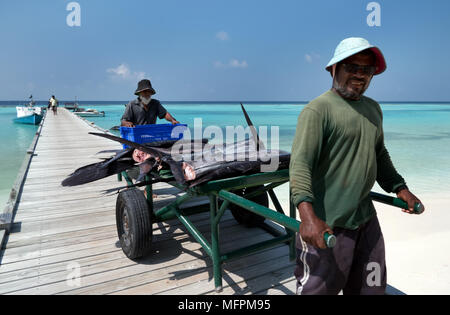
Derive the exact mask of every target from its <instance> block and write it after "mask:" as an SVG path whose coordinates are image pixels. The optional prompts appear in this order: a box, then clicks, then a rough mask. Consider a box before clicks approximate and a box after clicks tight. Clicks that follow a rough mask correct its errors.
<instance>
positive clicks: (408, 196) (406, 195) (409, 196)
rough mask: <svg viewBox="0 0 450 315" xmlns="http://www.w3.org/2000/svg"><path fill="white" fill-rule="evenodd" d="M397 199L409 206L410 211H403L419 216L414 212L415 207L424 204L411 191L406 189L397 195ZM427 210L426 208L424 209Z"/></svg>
mask: <svg viewBox="0 0 450 315" xmlns="http://www.w3.org/2000/svg"><path fill="white" fill-rule="evenodd" d="M397 197H398V198H400V199H401V200H403V201H405V202H406V203H407V204H408V209H403V210H402V211H403V212H405V213H409V214H418V213H416V212H414V205H415V204H416V203H422V202H421V201H420V200H419V198H417V197H416V196H415V195H414V194H413V193H411V192H410V191H409V189H407V188H405V189H402V190H400V191H399V192H398V193H397ZM424 209H425V208H424Z"/></svg>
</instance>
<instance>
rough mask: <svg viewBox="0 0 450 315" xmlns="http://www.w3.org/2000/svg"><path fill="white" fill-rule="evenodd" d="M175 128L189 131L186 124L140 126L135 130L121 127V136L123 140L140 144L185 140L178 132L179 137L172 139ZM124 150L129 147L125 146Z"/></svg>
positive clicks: (134, 128)
mask: <svg viewBox="0 0 450 315" xmlns="http://www.w3.org/2000/svg"><path fill="white" fill-rule="evenodd" d="M175 127H179V128H181V129H180V130H181V131H184V130H186V129H187V125H185V124H177V125H172V124H155V125H138V126H135V127H133V128H130V127H120V136H121V137H122V138H123V139H126V140H129V141H133V142H136V143H139V144H143V143H149V142H155V141H164V140H180V139H182V138H183V133H182V132H181V133H179V134H178V132H177V135H176V136H177V137H172V130H173V129H174V128H175ZM123 148H124V149H126V148H128V146H127V145H125V144H123Z"/></svg>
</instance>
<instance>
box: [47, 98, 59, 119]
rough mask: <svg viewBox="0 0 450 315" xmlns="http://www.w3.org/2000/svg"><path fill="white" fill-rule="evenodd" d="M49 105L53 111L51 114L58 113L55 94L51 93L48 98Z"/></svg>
mask: <svg viewBox="0 0 450 315" xmlns="http://www.w3.org/2000/svg"><path fill="white" fill-rule="evenodd" d="M49 103H50V106H51V108H52V111H53V115H58V100H57V99H56V97H55V95H52V97H51V98H50V100H49Z"/></svg>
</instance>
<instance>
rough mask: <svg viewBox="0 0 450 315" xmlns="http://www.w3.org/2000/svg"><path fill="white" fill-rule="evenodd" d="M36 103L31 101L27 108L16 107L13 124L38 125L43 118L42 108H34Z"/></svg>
mask: <svg viewBox="0 0 450 315" xmlns="http://www.w3.org/2000/svg"><path fill="white" fill-rule="evenodd" d="M35 104H36V103H35V102H34V101H33V100H31V101H30V103H29V104H28V106H17V107H16V112H17V118H15V119H14V122H15V123H18V124H27V125H39V124H40V123H41V121H42V118H43V117H44V115H43V112H42V108H41V107H36V106H34V105H35Z"/></svg>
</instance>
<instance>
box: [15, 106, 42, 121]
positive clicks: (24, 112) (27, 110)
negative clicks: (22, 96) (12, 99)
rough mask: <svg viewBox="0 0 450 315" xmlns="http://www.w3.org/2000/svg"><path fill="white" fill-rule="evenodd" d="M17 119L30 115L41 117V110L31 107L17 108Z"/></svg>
mask: <svg viewBox="0 0 450 315" xmlns="http://www.w3.org/2000/svg"><path fill="white" fill-rule="evenodd" d="M16 112H17V118H22V117H25V116H31V115H34V114H36V115H42V109H41V108H40V107H33V106H17V107H16Z"/></svg>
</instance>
